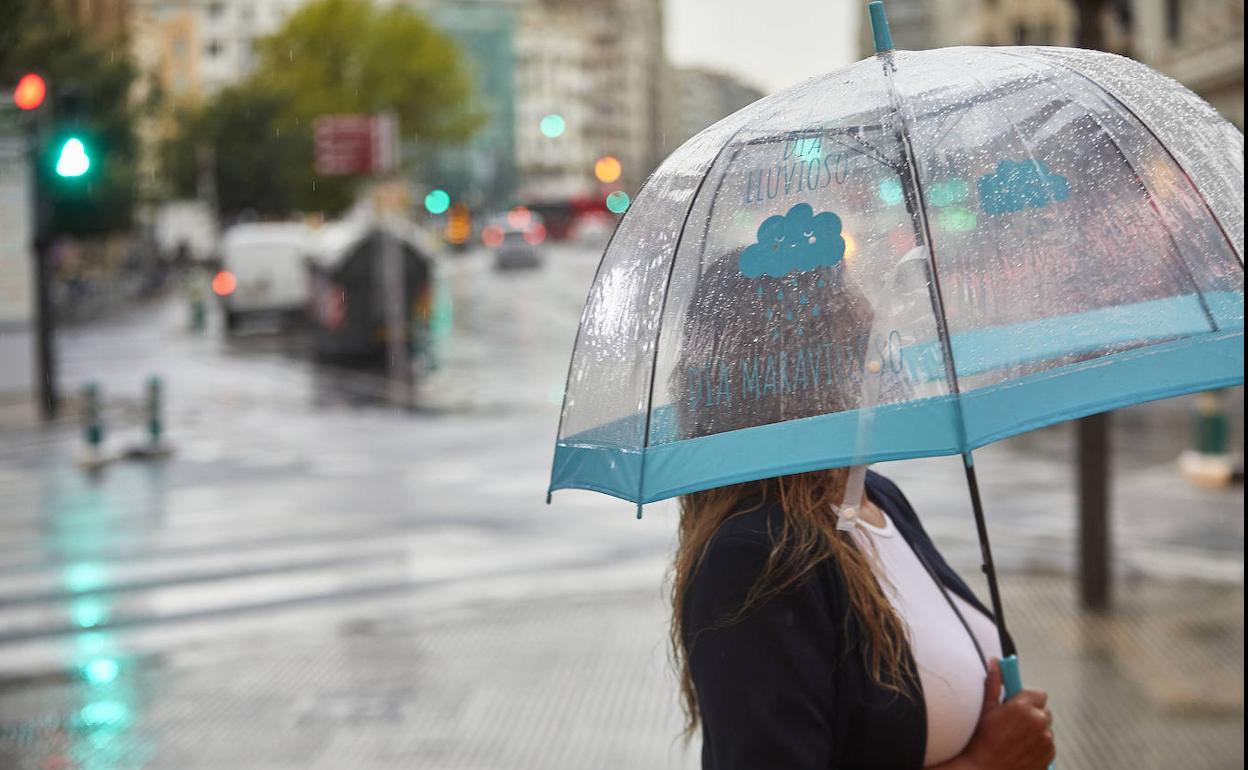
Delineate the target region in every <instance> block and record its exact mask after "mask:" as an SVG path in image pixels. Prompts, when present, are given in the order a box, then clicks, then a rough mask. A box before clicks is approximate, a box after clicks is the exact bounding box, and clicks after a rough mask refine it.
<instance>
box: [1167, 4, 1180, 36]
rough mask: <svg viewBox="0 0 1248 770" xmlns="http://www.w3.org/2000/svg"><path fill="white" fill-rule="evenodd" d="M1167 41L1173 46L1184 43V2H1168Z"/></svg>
mask: <svg viewBox="0 0 1248 770" xmlns="http://www.w3.org/2000/svg"><path fill="white" fill-rule="evenodd" d="M1166 40H1168V41H1169V42H1170V44H1171V45H1178V44H1179V43H1181V42H1182V41H1183V0H1166Z"/></svg>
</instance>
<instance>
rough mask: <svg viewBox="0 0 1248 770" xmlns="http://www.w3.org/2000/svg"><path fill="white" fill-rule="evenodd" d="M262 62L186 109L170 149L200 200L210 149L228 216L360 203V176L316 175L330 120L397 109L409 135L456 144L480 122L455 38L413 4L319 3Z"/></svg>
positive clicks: (272, 42) (181, 186) (271, 43)
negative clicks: (325, 120)
mask: <svg viewBox="0 0 1248 770" xmlns="http://www.w3.org/2000/svg"><path fill="white" fill-rule="evenodd" d="M257 55H258V60H259V61H258V66H257V68H256V70H255V72H254V73H253V75H252V77H251V78H250V79H249V80H248V81H247V82H246V83H243V84H241V85H239V86H238V87H235V88H231V89H227V90H225V91H223V92H221V93H220V94H218V95H217V96H216V97H215V98H214V99H213V100H212V101H211V102H210V103H208V104H207V105H205V106H204V107H203V108H202V109H199V110H194V111H191V112H189V113H187V114H185V115H184V116H183V117H182V119H181V120H180V128H179V131H178V134H177V136H176V137H175V138H174V139H173V140H172V141H170V142H169V143H167V144H166V146H165V147H164V149H163V152H162V156H163V161H164V168H165V171H166V176H167V177H168V178H169V180H170V181H171V183H172V186H173V188H174V190H175V191H176V192H177V193H178V194H181V195H188V194H193V193H194V191H195V188H196V174H197V170H198V169H199V168H200V167H201V166H202V164H203V162H204V158H205V154H204V153H205V151H209V152H211V153H212V157H213V163H214V164H215V169H216V179H215V183H216V190H217V198H218V202H219V208H220V210H221V213H222V215H223V216H225V217H226V218H229V217H231V216H233V215H235V214H238V213H240V212H242V211H244V210H254V211H255V212H256V213H258V214H260V215H262V216H265V215H271V216H282V215H286V214H288V213H291V212H292V211H297V210H304V211H323V212H325V213H327V214H335V213H338V212H340V211H341V210H342V209H344V208H345V207H346V206H347V205H349V204H350V202H351V197H352V187H353V185H354V183H355V182H356V181H358V180H351V179H342V178H326V177H318V176H316V175H315V174H314V172H313V162H314V156H313V144H312V127H313V123H314V121H315V120H316V118H317V117H318V116H320V115H333V114H364V113H377V112H383V111H393V112H395V113H396V114H397V115H398V118H399V125H400V132H401V134H402V135H403V136H404V137H405V138H407V139H408V140H416V139H418V140H430V141H435V140H436V141H443V142H449V143H458V142H463V141H465V140H466V139H467V138H468V137H469V136H470V135H471V133H472V132H473V131H474V130H475V129H476V128H477V127H478V126H479V124H480V122H481V120H480V117H479V116H478V115H477V114H475V112H474V111H473V110H472V108H471V107H470V102H471V81H470V78H469V76H468V73H467V72H466V71H465V69H464V67H463V65H462V63H461V59H460V57H459V54H458V50H457V49H456V48H455V45H454V43H453V42H452V41H451V40H450V39H448V38H447V37H445V36H444V35H442V34H441V33H439V32H438V31H437V30H435V29H434V28H433V27H432V26H430V25H429V23H428V22H426V21H425V19H424V18H423V17H422V16H421V15H420V14H418V13H417V12H415V11H413V10H411V9H409V8H406V7H402V6H393V7H384V8H383V7H375V6H374V5H373V4H372V3H370V2H368V1H367V0H319V1H318V2H313V3H311V4H309V5H307V6H304V7H303V8H302V9H300V10H299V11H298V12H296V13H295V14H294V15H293V16H292V17H291V18H290V19H289V20H288V22H287V23H286V25H285V26H284V27H283V28H282V29H281V30H279V31H278V32H277V33H276V34H274V35H272V36H271V37H268V38H265V39H263V40H261V41H258V44H257ZM210 167H211V166H210Z"/></svg>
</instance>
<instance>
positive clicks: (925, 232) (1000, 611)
mask: <svg viewBox="0 0 1248 770" xmlns="http://www.w3.org/2000/svg"><path fill="white" fill-rule="evenodd" d="M879 58H880V59H881V65H882V67H883V72H884V79H885V80H886V81H887V82H888V88H889V97H890V100H891V106H892V109H893V113H894V116H895V118H896V121H897V123H896V126H895V129H894V131H895V133H896V135H897V139H898V143H899V144H900V145H901V151H902V161H903V164H904V166H905V168H904V171H903V174H902V175H901V176H902V186H903V189H905V187H906V186H907V184H908V185H909V190H908V193H909V194H908V195H906V208H907V210H909V212H910V218H911V224H912V225H913V227H914V228H915V236H916V237H917V238H919V239H920V240H922V242H923V246H925V249H924V250H925V251H926V252H927V260H928V268H929V270H930V272H931V279H932V280H931V284H930V285H931V290H930V291H929V294H930V296H931V300H932V311H933V313H934V315H935V317H936V329H937V334H938V335H939V337H940V344H941V349H942V352H943V354H944V356H943V357H944V359H945V377H946V378H947V379H948V380H949V390H950V392H951V395H952V396H953V405H954V410H955V413H956V415H957V431H958V438H959V443H960V446H959V448H960V449H962V467H963V471H964V472H965V474H966V483H967V487H968V488H969V490H970V494H971V509H972V511H973V513H974V516H975V529H976V533H977V535H978V537H979V546H980V555H981V557H982V559H983V571H984V575H985V577H987V579H988V594H989V597H990V598H991V601H992V612H993V615H994V620H995V621H996V624H997V636H998V639H999V641H1000V644H1001V653H1002V655H1004V656H1007V657H1009V656H1012V655H1014V654H1016V651H1015V648H1014V641H1013V639H1012V638H1011V637H1010V634H1009V631H1007V630H1006V626H1005V607H1004V605H1003V603H1002V601H1001V589H1000V587H999V586H998V585H997V569H996V565H995V564H994V563H993V559H992V546H991V544H990V542H989V540H988V524H987V522H986V521H985V518H984V508H983V502H982V500H981V498H980V494H979V479H978V477H977V474H976V473H975V463H974V460H973V459H972V457H971V450H970V448H969V447H968V446H967V436H966V416H965V414H964V413H963V409H962V399H961V397H960V392H961V391H960V388H959V387H958V370H957V366H956V364H955V363H954V360H953V343H952V337H950V335H949V318H948V316H947V315H946V314H945V304H944V298H943V295H942V294H941V288H940V271H939V269H938V268H937V265H936V252H935V249H934V246H933V244H932V231H931V226H930V224H929V223H928V221H927V209H926V203H925V198H924V195H923V187H922V185H921V184H920V182H919V169H918V159H917V157H916V155H915V152H914V146H913V144H912V143H911V141H910V133H911V132H910V131H909V128H908V125H907V120H906V115H905V111H904V110H903V109H902V103H901V92H900V91H899V90H898V89H897V83H896V73H897V67H896V65H895V63H894V61H893V56H892V53H891V52H887V53H883V54H879Z"/></svg>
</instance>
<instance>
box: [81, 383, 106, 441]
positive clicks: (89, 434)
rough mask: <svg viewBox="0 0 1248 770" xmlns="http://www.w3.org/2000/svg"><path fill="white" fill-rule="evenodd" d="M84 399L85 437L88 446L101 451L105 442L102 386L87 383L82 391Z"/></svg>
mask: <svg viewBox="0 0 1248 770" xmlns="http://www.w3.org/2000/svg"><path fill="white" fill-rule="evenodd" d="M82 399H83V438H84V439H85V440H86V442H87V448H88V449H89V450H91V451H92V452H99V450H100V444H102V443H103V442H104V422H103V418H102V416H101V414H100V386H99V385H97V384H96V383H94V382H89V383H87V385H86V387H85V388H83V391H82Z"/></svg>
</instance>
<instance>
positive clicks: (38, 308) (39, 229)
mask: <svg viewBox="0 0 1248 770" xmlns="http://www.w3.org/2000/svg"><path fill="white" fill-rule="evenodd" d="M40 123H41V118H40V115H39V114H38V113H36V114H34V115H32V116H30V120H29V121H28V122H27V124H26V127H27V134H26V135H27V144H28V147H29V153H28V156H29V157H30V185H31V190H32V195H31V198H32V203H33V206H32V209H33V214H34V217H33V218H34V223H33V224H34V227H33V228H31V229H32V231H33V233H34V242H33V243H32V244H31V246H32V248H31V256H32V257H33V259H34V260H35V264H34V271H33V273H34V279H35V375H36V377H38V380H39V382H38V385H37V386H36V393H37V397H38V401H39V414H40V416H42V417H43V419H45V420H51V419H54V418H55V417H56V416H57V414H58V412H59V411H60V395H59V393H58V390H57V382H56V325H55V311H54V309H53V306H52V206H51V203H50V201H49V200H48V194H47V190H45V189H44V185H43V181H42V177H43V169H42V168H41V164H40V162H39V161H40V154H41V153H40V151H39V150H40V138H41V131H40V128H41V126H40Z"/></svg>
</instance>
